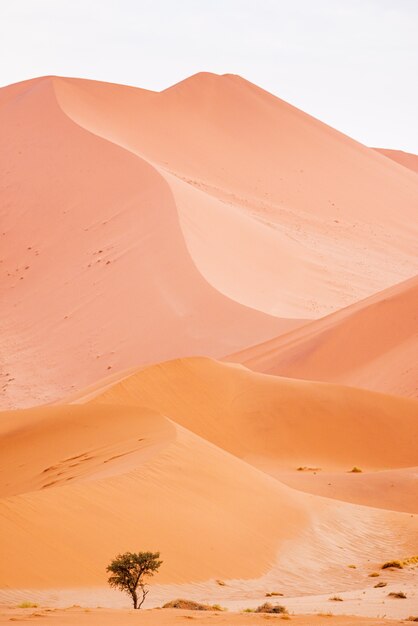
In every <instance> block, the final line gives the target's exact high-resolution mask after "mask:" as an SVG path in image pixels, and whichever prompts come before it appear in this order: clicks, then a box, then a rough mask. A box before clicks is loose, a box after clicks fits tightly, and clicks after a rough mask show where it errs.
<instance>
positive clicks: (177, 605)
mask: <svg viewBox="0 0 418 626" xmlns="http://www.w3.org/2000/svg"><path fill="white" fill-rule="evenodd" d="M163 609H183V610H185V611H224V610H225V609H223V608H222V607H221V606H219V604H201V603H200V602H195V601H194V600H182V599H181V598H179V599H177V600H171V601H170V602H166V603H165V604H164V605H163Z"/></svg>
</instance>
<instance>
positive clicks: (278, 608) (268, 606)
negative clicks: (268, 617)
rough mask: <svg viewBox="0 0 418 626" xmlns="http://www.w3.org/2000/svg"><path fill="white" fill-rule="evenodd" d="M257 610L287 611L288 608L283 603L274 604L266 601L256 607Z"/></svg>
mask: <svg viewBox="0 0 418 626" xmlns="http://www.w3.org/2000/svg"><path fill="white" fill-rule="evenodd" d="M255 612H256V613H287V609H286V607H284V606H282V605H281V604H276V605H274V606H273V604H270V602H264V604H261V605H260V606H258V607H257V608H256V610H255Z"/></svg>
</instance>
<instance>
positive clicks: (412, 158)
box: [375, 148, 418, 172]
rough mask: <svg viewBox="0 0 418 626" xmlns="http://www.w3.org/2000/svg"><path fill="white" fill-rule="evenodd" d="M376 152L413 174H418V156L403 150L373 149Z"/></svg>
mask: <svg viewBox="0 0 418 626" xmlns="http://www.w3.org/2000/svg"><path fill="white" fill-rule="evenodd" d="M375 150H376V151H377V152H380V154H383V155H384V156H386V157H388V158H389V159H392V160H393V161H396V162H397V163H400V164H401V165H403V166H404V167H408V168H409V169H410V170H412V171H413V172H418V155H417V154H411V153H410V152H403V150H387V149H385V148H375Z"/></svg>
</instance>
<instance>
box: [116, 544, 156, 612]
mask: <svg viewBox="0 0 418 626" xmlns="http://www.w3.org/2000/svg"><path fill="white" fill-rule="evenodd" d="M159 558H160V553H159V552H137V553H134V552H125V553H124V554H118V556H117V557H116V558H115V559H114V560H113V561H112V562H111V563H110V565H108V566H107V568H106V571H107V572H110V576H109V578H108V583H109V585H110V586H111V587H114V588H115V589H120V590H121V591H125V592H126V593H128V594H129V595H130V596H131V598H132V602H133V605H134V609H140V608H141V606H142V604H143V603H144V600H145V597H146V595H147V594H148V590H147V589H146V588H145V583H144V578H145V577H147V576H153V575H154V573H155V572H156V571H157V570H158V569H159V567H160V566H161V565H162V561H159ZM138 587H139V588H140V589H141V592H142V599H141V601H140V602H138V592H137V590H138Z"/></svg>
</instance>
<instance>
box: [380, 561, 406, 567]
mask: <svg viewBox="0 0 418 626" xmlns="http://www.w3.org/2000/svg"><path fill="white" fill-rule="evenodd" d="M389 567H395V568H397V569H403V565H402V562H401V561H386V563H383V565H382V569H388V568H389Z"/></svg>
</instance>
